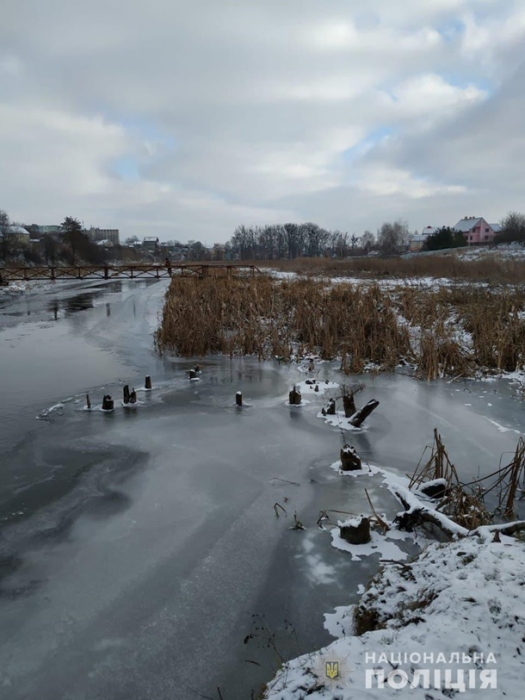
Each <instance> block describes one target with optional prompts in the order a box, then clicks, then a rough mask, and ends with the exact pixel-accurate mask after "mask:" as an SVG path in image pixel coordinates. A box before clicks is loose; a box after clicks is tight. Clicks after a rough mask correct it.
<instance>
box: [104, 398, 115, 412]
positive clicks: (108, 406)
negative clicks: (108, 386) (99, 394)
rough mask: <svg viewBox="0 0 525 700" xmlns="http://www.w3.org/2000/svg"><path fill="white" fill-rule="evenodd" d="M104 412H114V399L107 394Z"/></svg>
mask: <svg viewBox="0 0 525 700" xmlns="http://www.w3.org/2000/svg"><path fill="white" fill-rule="evenodd" d="M102 410H103V411H112V410H113V399H112V398H111V396H110V395H109V394H106V395H105V396H104V398H103V399H102Z"/></svg>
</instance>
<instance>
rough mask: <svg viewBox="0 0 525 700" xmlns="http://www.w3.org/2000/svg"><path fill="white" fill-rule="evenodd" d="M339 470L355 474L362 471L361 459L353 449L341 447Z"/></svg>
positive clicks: (347, 446) (346, 446) (345, 446)
mask: <svg viewBox="0 0 525 700" xmlns="http://www.w3.org/2000/svg"><path fill="white" fill-rule="evenodd" d="M340 457H341V470H342V471H344V472H355V471H358V470H359V469H362V464H361V458H360V457H359V455H358V454H357V452H356V451H355V447H350V445H343V447H342V448H341V453H340Z"/></svg>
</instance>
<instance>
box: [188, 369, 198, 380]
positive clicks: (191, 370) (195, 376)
mask: <svg viewBox="0 0 525 700" xmlns="http://www.w3.org/2000/svg"><path fill="white" fill-rule="evenodd" d="M189 378H190V379H196V378H197V372H196V371H195V370H194V369H190V371H189Z"/></svg>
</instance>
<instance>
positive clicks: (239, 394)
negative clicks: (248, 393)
mask: <svg viewBox="0 0 525 700" xmlns="http://www.w3.org/2000/svg"><path fill="white" fill-rule="evenodd" d="M235 404H236V405H237V406H242V392H241V391H238V392H237V393H236V394H235Z"/></svg>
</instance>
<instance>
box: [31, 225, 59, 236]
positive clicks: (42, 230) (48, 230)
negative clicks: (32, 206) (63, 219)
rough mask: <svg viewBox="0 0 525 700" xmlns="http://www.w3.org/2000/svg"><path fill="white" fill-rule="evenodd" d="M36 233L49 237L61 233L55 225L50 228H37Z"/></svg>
mask: <svg viewBox="0 0 525 700" xmlns="http://www.w3.org/2000/svg"><path fill="white" fill-rule="evenodd" d="M37 228H38V232H39V233H41V234H42V236H45V235H48V234H51V235H53V234H54V235H58V234H59V233H61V231H62V229H61V228H60V226H58V225H57V224H52V225H51V226H38V227H37Z"/></svg>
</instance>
